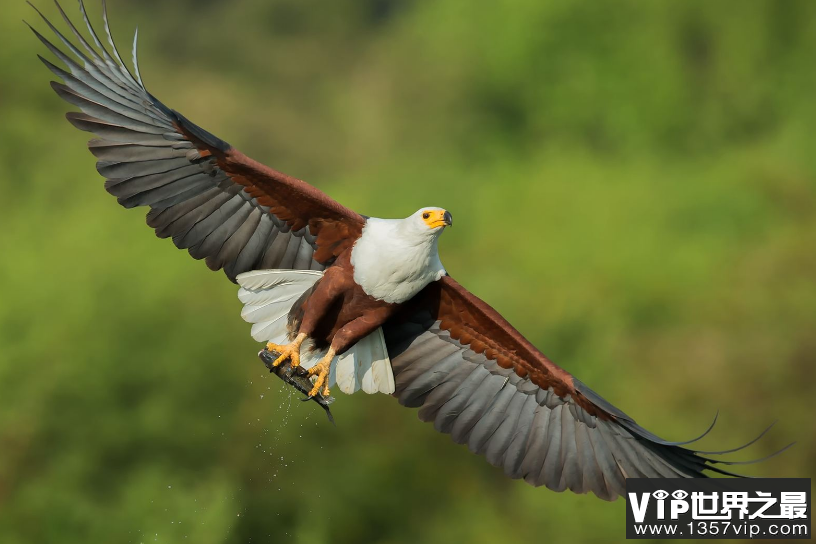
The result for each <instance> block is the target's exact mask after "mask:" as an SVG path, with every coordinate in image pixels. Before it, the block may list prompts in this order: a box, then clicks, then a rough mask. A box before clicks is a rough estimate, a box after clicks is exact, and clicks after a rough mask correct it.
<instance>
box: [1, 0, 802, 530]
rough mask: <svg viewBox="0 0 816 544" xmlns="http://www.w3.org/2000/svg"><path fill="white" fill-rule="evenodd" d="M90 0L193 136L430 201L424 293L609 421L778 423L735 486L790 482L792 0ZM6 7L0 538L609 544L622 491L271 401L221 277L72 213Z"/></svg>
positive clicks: (795, 35) (373, 401)
mask: <svg viewBox="0 0 816 544" xmlns="http://www.w3.org/2000/svg"><path fill="white" fill-rule="evenodd" d="M110 3H111V6H110V8H111V10H110V11H111V15H112V19H113V25H114V32H115V33H116V34H118V37H119V39H120V40H121V43H122V45H123V46H124V45H126V44H127V43H128V42H129V38H128V37H127V36H128V35H129V34H130V32H131V30H132V28H133V27H134V26H136V24H139V26H140V28H141V29H142V33H141V36H142V44H143V51H142V52H141V61H142V62H141V64H142V72H143V75H144V77H145V80H146V83H147V84H148V86H149V88H150V89H151V91H152V92H153V93H154V94H156V95H157V96H159V97H160V98H161V99H162V100H163V101H165V102H166V103H167V104H169V105H170V106H172V107H175V108H178V109H180V110H181V111H183V112H184V113H185V115H187V116H189V117H190V118H192V119H193V120H195V121H196V122H198V123H200V124H201V125H203V126H204V127H206V128H207V129H209V130H211V131H212V132H214V133H215V134H218V135H219V136H222V137H223V138H225V139H226V140H227V141H229V142H231V143H232V144H234V145H236V146H237V147H239V148H241V149H242V150H244V151H245V152H247V153H248V154H250V155H252V156H253V157H255V158H257V159H259V160H261V161H263V162H266V163H267V164H270V165H273V166H275V167H276V168H279V169H281V170H283V171H285V172H288V173H291V174H293V175H297V176H299V177H302V178H304V179H307V180H310V181H312V182H313V183H315V184H316V185H318V186H319V187H321V188H322V189H324V190H326V191H327V192H329V193H330V194H331V195H332V196H334V197H336V198H337V199H338V200H340V201H341V202H343V203H344V204H347V205H349V206H351V207H353V208H355V209H358V210H360V211H361V212H363V213H366V214H369V215H377V216H381V217H403V216H405V215H408V214H409V213H411V212H413V211H414V210H415V209H417V208H419V207H420V206H423V205H439V206H444V207H446V208H448V209H449V210H451V211H452V213H453V214H454V215H455V216H456V228H455V229H453V230H450V231H449V232H447V233H446V234H445V236H444V238H443V241H442V252H443V258H444V262H445V263H446V265H447V267H448V270H449V271H450V272H451V274H452V275H453V276H455V277H456V278H457V279H459V280H460V281H461V282H462V283H463V284H465V285H466V286H468V287H469V288H471V289H472V290H473V291H474V292H475V293H477V294H478V295H479V296H481V297H483V298H484V299H486V300H487V301H488V302H490V303H491V304H493V305H494V306H495V307H496V308H497V309H499V310H500V311H502V312H503V313H504V314H505V315H506V316H507V317H508V319H509V320H510V321H511V322H513V323H514V324H516V326H517V327H518V328H519V329H520V330H521V331H522V332H523V333H525V334H526V335H528V337H529V338H530V339H531V340H532V341H533V342H534V343H535V344H536V345H538V346H539V347H540V348H542V350H543V351H544V352H545V353H547V354H548V355H549V356H550V357H551V358H553V359H554V360H555V361H557V362H559V363H560V364H561V365H562V366H564V367H565V368H567V369H568V370H570V371H572V372H574V373H575V374H576V375H578V376H579V377H580V378H581V379H582V380H583V381H584V382H586V383H588V384H590V385H591V386H592V387H593V389H595V390H597V391H599V392H600V393H601V394H603V395H604V396H605V397H606V398H608V399H609V400H610V401H612V402H614V403H615V404H616V405H618V406H619V407H621V408H622V409H624V410H625V411H627V412H628V413H630V414H631V415H633V416H635V417H636V418H637V419H638V421H639V422H640V423H642V424H643V425H645V426H646V427H648V428H650V429H653V430H655V431H656V432H658V433H659V434H661V435H663V436H665V437H666V438H670V439H681V438H684V437H687V436H690V435H693V434H695V433H697V432H698V431H700V430H701V428H703V427H704V426H705V425H706V424H707V422H708V421H709V419H710V418H711V417H712V416H713V414H714V412H715V410H717V409H719V410H720V421H721V425H720V426H718V427H717V428H716V429H715V432H714V433H712V434H713V437H712V438H711V439H710V440H708V439H706V441H705V442H704V443H703V444H702V445H703V446H704V447H706V448H708V446H711V447H717V446H722V447H729V446H732V445H736V444H737V443H740V442H743V441H746V440H747V439H749V438H750V437H752V435H753V434H754V433H757V432H758V431H759V430H761V429H762V428H763V427H764V426H765V425H767V424H768V423H770V422H771V421H772V420H774V419H776V418H780V419H781V421H780V423H779V425H778V428H777V429H776V430H775V431H773V432H772V433H771V435H769V436H768V437H767V438H766V439H765V440H764V441H762V442H761V443H760V444H758V445H756V446H754V447H753V448H752V449H751V450H750V451H749V452H748V453H746V454H745V457H746V458H747V457H752V456H754V457H759V456H762V455H764V454H766V453H769V452H770V451H772V450H774V449H775V448H777V447H780V446H781V445H784V443H786V442H787V441H790V440H797V441H798V442H799V443H798V445H797V446H796V447H795V448H794V449H793V450H791V451H789V452H787V453H786V454H784V455H783V456H782V457H780V458H776V459H774V460H771V461H769V462H767V463H764V464H762V465H759V466H756V467H748V468H747V469H746V472H747V473H749V474H753V475H764V476H771V475H774V476H805V477H812V476H813V474H814V459H816V441H814V426H813V420H812V403H811V402H810V397H811V395H812V393H813V391H814V382H815V381H816V374H814V352H816V335H814V321H816V320H814V317H816V289H814V278H815V277H816V251H814V247H816V200H815V197H816V183H814V180H816V153H814V149H813V127H814V126H816V103H815V102H814V99H813V96H814V89H816V4H814V3H813V2H808V1H804V0H803V1H798V2H796V1H787V2H779V1H775V0H767V1H758V0H749V1H735V0H732V1H720V2H711V1H703V0H699V1H683V2H681V1H678V0H675V1H666V2H642V1H634V0H619V1H617V0H616V1H611V0H602V1H598V2H578V1H573V0H570V1H567V0H551V1H547V2H542V1H540V0H517V1H515V2H493V3H474V2H468V1H465V0H437V1H434V2H430V1H414V2H397V1H396V0H366V1H358V0H342V1H337V2H330V3H326V2H318V1H317V0H307V1H302V0H278V1H275V2H261V1H249V0H241V1H236V2H231V3H228V4H227V3H224V2H202V1H199V0H197V1H195V2H194V1H192V0H186V1H177V2H172V3H166V2H159V1H157V0H151V1H149V2H148V1H145V2H138V3H136V2H134V3H132V5H125V2H122V1H112V2H110ZM6 4H7V5H5V6H4V16H3V17H2V19H0V35H2V42H3V44H2V45H3V47H1V48H0V74H2V76H0V119H2V123H0V143H2V145H0V171H2V172H3V176H2V177H0V222H2V229H0V250H2V252H1V253H0V255H2V258H1V259H0V300H2V304H0V541H2V542H3V543H5V544H18V543H27V544H28V543H50V542H59V543H61V544H69V543H74V542H76V543H83V544H84V543H88V542H126V543H134V544H135V543H140V542H145V543H147V542H159V543H176V542H195V543H197V544H208V543H247V542H338V543H344V542H349V543H357V542H383V543H399V542H428V543H435V542H439V543H447V542H452V541H465V542H531V541H540V540H542V539H543V538H547V539H549V538H551V536H552V535H556V536H555V538H556V539H557V540H564V539H565V538H566V539H567V540H569V541H570V542H580V541H617V540H622V538H623V503H622V501H618V502H617V503H612V504H609V503H604V502H602V501H600V500H597V499H595V498H594V497H592V496H589V497H587V496H574V495H571V494H556V493H552V492H550V491H548V490H546V489H533V488H530V487H528V486H527V485H526V484H524V483H520V482H515V481H508V480H506V479H505V478H504V477H503V475H502V474H501V473H500V471H499V470H497V469H494V468H492V467H490V466H488V465H487V463H486V462H484V460H483V459H481V458H479V457H476V456H473V455H471V454H470V453H469V452H467V451H466V449H464V448H463V447H460V446H456V445H454V444H452V443H451V442H450V440H449V439H448V437H446V436H438V435H437V434H436V433H435V432H434V431H433V429H432V428H431V427H430V426H428V425H424V424H421V423H419V422H418V421H417V420H416V416H415V414H414V413H413V412H412V411H411V410H407V409H404V408H402V407H400V406H399V405H398V404H397V403H396V402H395V401H394V400H393V399H390V398H387V397H382V398H375V397H367V396H365V395H358V396H355V397H345V396H342V397H341V398H339V400H338V402H337V403H336V404H335V405H334V406H335V409H334V412H335V416H336V418H337V421H338V425H337V428H336V429H335V428H332V427H331V426H330V425H328V424H327V422H326V421H325V419H324V416H323V413H322V412H321V411H319V410H318V409H317V408H316V407H314V406H312V405H303V404H301V403H299V402H297V401H296V400H294V399H295V397H294V396H293V394H291V393H289V392H288V391H284V390H283V389H282V388H281V385H280V382H278V381H277V380H276V379H275V378H274V377H269V376H268V375H266V374H265V373H264V369H263V366H262V365H261V363H260V362H259V361H258V360H257V359H256V358H255V352H256V351H257V349H258V346H257V345H256V344H255V343H254V342H253V341H252V340H251V339H250V338H249V335H248V326H247V325H246V324H245V323H243V322H242V321H241V320H240V318H239V315H238V314H239V308H240V306H239V303H238V301H237V299H236V297H235V292H236V289H235V287H234V286H233V285H232V284H230V283H229V282H228V281H226V279H225V278H224V277H223V275H222V274H220V273H219V274H215V273H212V272H209V271H208V270H207V269H206V267H205V266H204V265H203V264H202V263H197V262H195V261H193V260H192V259H190V258H189V257H187V256H186V255H184V254H183V253H182V252H179V251H177V250H176V249H175V248H173V247H172V244H170V243H169V242H167V241H158V240H156V239H155V237H153V236H152V235H151V232H150V230H149V229H148V228H146V227H145V226H143V225H142V223H143V221H142V211H129V212H127V211H124V210H121V209H119V208H118V207H117V205H116V203H115V202H114V201H113V199H112V198H111V197H110V196H108V195H107V194H105V191H104V190H103V188H102V180H101V178H100V177H99V176H98V175H97V174H96V173H95V172H94V171H93V158H92V157H91V155H90V154H89V153H88V152H87V151H86V150H85V149H84V142H85V140H86V139H87V137H88V136H87V135H85V134H81V133H78V132H77V131H76V130H75V129H73V128H72V127H71V126H69V125H68V124H67V123H66V122H64V121H63V120H62V119H61V116H62V113H63V112H64V111H65V110H66V109H67V107H66V105H65V104H64V103H62V102H61V101H60V100H59V99H58V98H57V97H56V96H54V95H53V93H52V92H51V90H50V89H49V88H48V85H47V81H48V79H49V76H50V73H49V72H47V70H45V68H44V67H42V66H40V65H39V63H38V61H37V59H36V56H35V54H36V53H40V54H42V55H44V56H47V52H46V51H45V50H44V48H43V47H42V46H41V44H40V43H39V42H38V41H37V40H36V39H35V38H34V37H33V36H32V35H31V34H30V33H29V32H28V30H27V29H26V28H25V26H24V25H23V24H21V23H20V19H21V18H22V17H26V18H27V19H28V20H29V21H30V22H32V23H34V24H35V25H36V26H37V27H38V28H40V29H42V28H43V25H42V24H41V23H40V22H39V21H38V19H37V17H36V15H35V14H33V13H32V12H31V11H30V9H29V8H28V7H27V6H26V5H25V4H24V3H23V2H22V0H20V1H14V2H6ZM41 4H43V5H42V6H41V7H42V8H43V9H45V10H46V13H47V14H48V15H49V16H50V17H51V18H52V19H54V20H55V22H56V20H57V19H58V18H59V17H58V14H57V13H56V10H55V9H54V8H53V6H49V5H48V3H47V2H41ZM67 4H68V6H66V7H67V8H70V9H71V11H74V7H75V6H72V5H71V4H72V3H71V2H68V3H67ZM90 7H93V8H97V6H90ZM98 11H99V10H98V9H93V11H92V15H96V14H98ZM589 520H591V521H589ZM542 535H546V536H542ZM564 535H568V537H565V536H564Z"/></svg>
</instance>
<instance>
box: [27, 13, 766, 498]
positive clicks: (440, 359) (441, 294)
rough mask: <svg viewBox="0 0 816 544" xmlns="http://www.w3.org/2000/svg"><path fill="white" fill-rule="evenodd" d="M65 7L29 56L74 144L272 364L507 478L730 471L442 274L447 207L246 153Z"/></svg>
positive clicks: (598, 491) (602, 489)
mask: <svg viewBox="0 0 816 544" xmlns="http://www.w3.org/2000/svg"><path fill="white" fill-rule="evenodd" d="M79 6H80V11H81V14H82V17H83V19H84V22H85V24H86V26H87V29H88V32H89V33H90V34H89V36H90V39H91V40H92V41H93V45H92V44H91V43H89V42H88V41H87V40H86V39H85V38H84V37H83V34H82V33H80V32H79V30H78V29H77V28H76V27H75V26H74V25H73V24H72V23H71V21H70V20H69V18H68V17H67V16H66V14H65V12H64V11H63V10H62V8H61V7H60V6H59V4H57V7H58V9H59V11H60V13H61V15H62V17H63V18H64V19H65V22H66V24H67V26H68V29H69V30H70V33H71V34H73V36H74V38H75V39H76V42H78V43H79V47H77V46H76V45H74V44H73V43H72V42H71V41H70V40H69V39H67V38H66V37H65V36H64V35H63V34H62V33H60V31H59V30H57V29H56V28H55V27H54V26H53V25H52V24H51V23H50V22H49V21H48V20H47V19H46V18H45V17H44V16H43V20H44V21H45V24H47V25H48V26H49V27H50V28H51V30H52V31H54V33H55V34H56V36H57V38H58V40H59V42H61V43H62V44H63V45H64V46H65V48H66V49H67V50H69V51H70V53H71V54H72V55H73V56H69V55H68V54H66V53H64V52H63V51H62V50H60V49H59V48H58V47H56V46H55V45H53V44H52V43H51V42H49V41H48V40H47V39H46V38H45V37H43V36H42V35H41V34H40V33H39V32H37V30H35V29H34V28H33V27H32V30H33V31H34V33H35V34H36V35H37V37H38V38H39V39H40V40H41V41H42V42H43V43H44V44H45V46H46V47H47V48H48V49H49V50H50V51H51V53H53V55H54V56H55V57H56V58H57V59H59V61H61V62H62V64H63V65H64V67H62V68H61V67H59V66H56V65H55V64H53V63H52V62H50V61H48V60H46V59H44V58H42V57H40V59H41V60H42V61H43V62H44V63H45V65H46V66H47V67H48V68H49V69H50V70H51V71H52V72H53V73H54V74H56V75H57V76H58V77H59V78H60V79H61V80H62V81H63V83H56V82H52V87H53V88H54V90H55V91H56V92H57V94H58V95H59V96H61V97H62V98H63V99H65V100H66V101H67V102H70V103H71V104H73V105H75V106H77V107H78V108H79V109H81V110H82V112H83V113H68V114H67V118H68V120H69V121H70V122H71V123H72V124H73V125H74V126H75V127H77V128H78V129H80V130H84V131H88V132H92V133H94V134H95V135H96V136H97V138H96V139H93V140H91V141H90V142H89V144H88V146H89V147H90V150H91V152H92V153H93V154H94V155H95V156H96V157H97V158H98V159H99V161H98V162H97V170H98V171H99V173H100V174H102V176H104V177H105V178H106V179H107V181H106V182H105V188H106V189H107V191H108V192H109V193H111V194H112V195H114V196H115V197H117V199H118V201H119V204H121V205H122V206H124V207H125V208H133V207H137V206H146V207H148V208H149V210H150V211H149V212H148V213H147V224H148V225H149V226H150V227H152V228H153V229H155V231H156V235H157V236H158V237H160V238H172V240H173V243H174V244H175V245H176V246H177V247H178V248H180V249H186V250H188V252H189V253H190V255H192V256H193V258H195V259H204V260H205V262H206V263H207V266H208V267H209V268H210V269H212V270H219V269H222V270H223V271H224V273H225V274H226V276H227V277H228V278H229V279H230V280H231V281H233V282H237V283H238V284H239V285H240V286H241V287H240V290H239V298H240V300H241V301H242V302H243V303H244V304H245V306H244V310H243V313H242V316H243V317H244V319H246V320H247V321H249V322H251V323H253V326H252V336H253V337H254V338H255V339H256V340H258V341H262V342H267V343H268V349H270V350H272V351H276V352H277V353H279V354H280V358H279V359H278V361H276V363H281V362H283V361H288V362H289V363H290V364H291V365H292V366H297V365H301V366H302V367H303V368H305V369H308V372H309V375H311V376H314V380H315V381H314V386H313V389H312V391H311V393H310V395H315V394H317V393H321V394H325V395H328V392H329V391H328V390H329V387H330V386H333V385H334V384H336V385H337V387H338V388H339V389H340V390H342V391H344V392H346V393H353V392H355V391H357V390H359V389H362V390H363V391H365V392H367V393H375V392H381V393H386V394H391V395H393V396H394V397H396V398H397V399H398V400H399V402H400V404H403V405H404V406H408V407H414V408H419V417H420V419H422V420H423V421H428V422H433V424H434V427H435V428H436V430H438V431H440V432H443V433H448V434H450V435H451V437H452V438H453V440H454V441H455V442H457V443H460V444H467V446H468V448H469V449H470V450H471V451H472V452H474V453H479V454H482V455H484V456H485V457H486V458H487V460H488V461H489V462H490V463H491V464H492V465H494V466H498V467H502V468H503V469H504V472H505V473H506V474H507V475H508V476H510V477H511V478H523V479H524V480H525V481H527V482H528V483H530V484H532V485H535V486H540V485H545V486H547V487H548V488H550V489H552V490H555V491H563V490H565V489H570V490H571V491H574V492H576V493H587V492H589V491H591V492H593V493H594V494H595V495H597V496H598V497H600V498H602V499H607V500H613V499H615V498H616V497H617V496H619V495H621V494H622V493H623V492H624V489H625V479H626V478H629V477H649V478H668V477H684V478H685V477H688V478H695V477H704V473H703V471H704V470H710V471H714V472H717V473H720V474H729V475H734V476H737V475H736V474H733V473H731V472H729V471H727V470H725V469H723V468H721V466H719V465H729V464H734V462H731V461H723V460H716V459H713V458H710V457H707V456H706V455H704V454H721V453H728V452H700V451H696V450H693V449H688V448H684V447H683V446H684V445H686V444H689V443H690V442H693V441H689V442H668V441H666V440H663V439H661V438H659V437H657V436H655V435H654V434H652V433H650V432H649V431H647V430H646V429H644V428H642V427H641V426H639V425H638V424H637V423H635V421H634V420H633V419H632V418H631V417H629V416H628V415H626V414H625V413H623V412H622V411H621V410H619V409H617V408H615V407H614V406H613V405H612V404H610V403H609V402H607V401H606V400H604V399H603V398H601V396H600V395H598V394H597V393H595V392H594V391H593V390H591V389H590V388H589V387H587V386H586V385H584V384H583V383H581V382H580V381H578V379H576V378H575V377H574V376H572V375H571V374H570V373H568V372H567V371H565V370H564V369H562V368H560V367H558V366H556V365H555V364H553V362H552V361H550V360H549V359H548V358H547V357H545V356H544V355H543V354H542V353H541V352H540V351H539V350H538V349H537V348H536V347H535V346H534V345H533V344H531V343H530V342H529V341H528V340H527V339H526V338H524V336H522V335H521V334H520V333H519V332H518V331H517V330H516V329H514V328H513V326H512V325H510V323H508V322H507V321H506V320H505V319H504V318H503V317H502V316H501V315H499V313H498V312H496V310H494V309H493V308H491V307H490V306H489V305H488V304H487V303H485V302H483V301H482V300H480V299H479V298H477V297H476V296H474V295H473V294H472V293H470V292H468V290H467V289H465V288H464V287H462V286H461V285H460V284H459V283H458V282H457V281H456V280H454V279H453V278H452V277H450V275H448V273H447V272H446V271H445V268H444V266H443V265H442V262H441V260H440V258H439V253H438V246H437V244H438V241H439V236H440V235H441V234H442V232H443V231H444V230H445V228H446V227H449V226H451V224H452V223H453V219H452V216H451V213H450V212H449V211H447V210H445V209H442V208H438V207H423V208H420V209H419V211H417V212H416V213H414V214H412V215H410V216H408V217H406V218H405V219H377V218H374V217H365V216H363V215H360V214H359V213H357V212H355V211H353V210H350V209H348V208H346V207H345V206H343V205H341V204H339V203H338V202H336V201H334V200H332V199H331V198H330V197H329V196H327V195H326V194H324V193H323V192H322V191H320V190H318V189H316V188H315V187H313V186H311V185H309V184H308V183H306V182H304V181H301V180H299V179H296V178H293V177H291V176H288V175H286V174H283V173H281V172H278V171H276V170H273V169H271V168H269V167H267V166H264V165H263V164H260V163H258V162H256V161H254V160H253V159H251V158H249V157H247V156H246V155H244V154H243V153H241V152H240V151H238V150H237V149H235V148H234V147H232V146H231V145H229V144H228V143H227V142H225V141H224V140H221V139H219V138H217V137H216V136H214V135H212V134H210V133H209V132H207V131H206V130H204V129H202V128H201V127H199V126H197V125H195V124H193V123H192V122H191V121H189V120H188V119H186V118H185V117H184V116H183V115H181V114H180V113H179V112H177V111H175V110H173V109H170V108H168V107H167V106H165V105H164V104H163V103H162V102H160V101H159V100H158V99H156V98H155V97H154V96H153V95H152V94H150V93H149V92H148V91H147V89H146V88H145V86H144V84H143V83H142V78H141V75H140V73H139V65H138V61H137V58H136V42H137V39H136V38H135V39H134V42H133V73H131V72H130V70H129V69H128V68H127V66H126V65H125V63H124V62H123V60H122V58H121V56H120V55H119V52H118V51H117V49H116V46H115V45H114V41H113V38H112V36H111V32H110V28H109V26H108V20H107V13H106V10H105V9H103V22H104V28H105V33H106V34H107V41H108V42H109V44H110V51H108V49H107V48H106V47H105V46H104V45H103V44H102V42H101V40H100V39H99V37H98V35H97V34H96V33H95V32H94V29H93V27H92V25H91V23H90V21H89V18H88V16H87V13H86V11H85V7H84V5H83V3H82V0H80V2H79ZM40 15H41V16H42V14H40ZM137 37H138V34H137ZM80 48H81V49H80ZM712 426H713V423H712ZM709 430H710V428H709ZM707 432H708V431H706V433H707ZM704 434H705V433H704ZM763 434H764V433H763ZM760 436H762V435H760ZM757 438H759V437H757ZM755 440H756V439H755ZM750 443H753V441H752V442H750ZM750 443H749V444H750ZM747 445H748V444H746V446H747ZM743 447H744V446H743ZM736 449H740V448H736ZM736 449H734V450H730V451H736Z"/></svg>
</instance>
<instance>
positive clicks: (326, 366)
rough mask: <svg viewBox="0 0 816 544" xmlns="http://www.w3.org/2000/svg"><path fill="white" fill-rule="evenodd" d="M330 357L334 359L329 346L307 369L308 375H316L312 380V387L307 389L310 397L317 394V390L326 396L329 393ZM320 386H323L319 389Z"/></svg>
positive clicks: (332, 351)
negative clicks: (318, 360)
mask: <svg viewBox="0 0 816 544" xmlns="http://www.w3.org/2000/svg"><path fill="white" fill-rule="evenodd" d="M332 359H334V350H333V349H332V348H329V351H328V352H327V353H326V356H325V357H323V359H321V360H320V362H319V363H317V364H316V365H315V366H313V367H312V368H310V369H309V376H314V375H317V379H316V380H315V381H314V387H312V390H311V391H309V396H310V397H314V396H315V395H317V392H318V391H320V394H321V395H323V396H324V397H328V396H329V395H330V394H331V392H330V391H329V370H330V369H331V362H332ZM321 386H322V387H323V390H322V391H321V389H320V388H321Z"/></svg>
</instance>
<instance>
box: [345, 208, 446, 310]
mask: <svg viewBox="0 0 816 544" xmlns="http://www.w3.org/2000/svg"><path fill="white" fill-rule="evenodd" d="M438 240H439V238H438V235H436V234H434V233H430V232H427V231H424V230H423V229H422V228H417V227H416V225H413V224H411V223H409V222H408V221H407V220H404V219H376V218H373V217H372V218H369V219H368V220H367V221H366V225H365V227H364V228H363V233H362V235H361V236H360V238H359V239H358V240H357V242H356V243H355V244H354V247H353V248H352V251H351V264H352V266H353V267H354V281H355V282H357V283H358V284H359V285H360V287H362V288H363V291H365V293H366V294H368V295H370V296H372V297H374V298H376V299H377V300H384V301H386V302H393V303H400V302H405V301H406V300H409V299H411V298H412V297H413V296H414V295H416V294H417V293H419V292H420V291H421V290H422V289H423V288H424V287H425V286H426V285H428V284H429V283H431V282H432V281H436V280H438V279H439V278H441V277H442V276H444V275H445V268H444V267H443V266H442V262H441V261H440V260H439V252H438V245H437V242H438Z"/></svg>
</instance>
